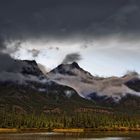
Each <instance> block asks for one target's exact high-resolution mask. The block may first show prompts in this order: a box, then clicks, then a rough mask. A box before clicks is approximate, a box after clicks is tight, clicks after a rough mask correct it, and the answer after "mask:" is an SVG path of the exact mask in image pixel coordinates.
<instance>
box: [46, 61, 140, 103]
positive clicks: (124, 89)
mask: <svg viewBox="0 0 140 140" xmlns="http://www.w3.org/2000/svg"><path fill="white" fill-rule="evenodd" d="M47 78H48V79H51V80H53V81H55V82H57V83H58V84H62V85H67V86H69V87H72V88H73V89H75V90H76V91H77V92H78V94H79V95H80V96H81V97H84V98H86V99H93V98H96V99H97V98H99V99H107V100H108V99H112V100H115V101H119V100H120V99H121V98H122V97H124V96H126V95H127V94H131V95H140V92H139V90H138V89H139V87H138V85H139V84H140V83H138V82H137V84H138V85H137V88H138V89H137V90H135V89H134V86H133V87H132V85H135V86H136V84H135V83H133V82H134V80H136V79H138V80H140V79H139V75H138V74H132V73H129V74H127V75H125V76H123V77H109V78H103V77H96V76H92V75H91V74H90V73H89V72H87V71H85V70H83V69H82V68H80V66H79V65H78V64H77V63H76V62H74V63H72V64H61V65H59V66H58V67H57V68H55V69H54V70H52V71H50V72H49V73H48V74H47ZM135 88H136V87H135Z"/></svg>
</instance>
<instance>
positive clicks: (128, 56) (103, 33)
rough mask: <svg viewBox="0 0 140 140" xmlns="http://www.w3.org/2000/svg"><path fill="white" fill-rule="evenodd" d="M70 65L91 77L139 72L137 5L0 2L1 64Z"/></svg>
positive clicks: (126, 1)
mask: <svg viewBox="0 0 140 140" xmlns="http://www.w3.org/2000/svg"><path fill="white" fill-rule="evenodd" d="M13 59H21V60H23V59H28V60H33V59H34V60H36V61H37V63H40V64H42V65H44V66H45V67H46V69H47V70H51V69H53V68H55V67H56V66H58V65H59V64H61V63H64V64H69V63H72V62H73V61H76V62H78V63H79V65H80V66H81V67H82V68H84V69H85V70H87V71H89V72H90V73H91V74H93V75H99V76H107V77H108V76H113V75H114V76H122V75H124V74H125V73H126V72H127V71H137V72H138V73H140V63H139V60H140V0H1V1H0V65H1V66H2V67H3V70H4V69H6V70H7V67H8V69H9V66H11V65H12V67H11V68H13V67H14V64H13Z"/></svg>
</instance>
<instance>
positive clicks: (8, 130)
mask: <svg viewBox="0 0 140 140" xmlns="http://www.w3.org/2000/svg"><path fill="white" fill-rule="evenodd" d="M92 131H140V128H127V127H119V128H96V129H95V128H64V129H63V128H56V129H47V128H40V129H39V128H25V129H17V128H0V133H36V132H56V133H82V132H92Z"/></svg>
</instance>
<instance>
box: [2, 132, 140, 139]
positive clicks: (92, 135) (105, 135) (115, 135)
mask: <svg viewBox="0 0 140 140" xmlns="http://www.w3.org/2000/svg"><path fill="white" fill-rule="evenodd" d="M0 140H140V132H89V133H48V132H47V133H44V132H43V133H15V134H0Z"/></svg>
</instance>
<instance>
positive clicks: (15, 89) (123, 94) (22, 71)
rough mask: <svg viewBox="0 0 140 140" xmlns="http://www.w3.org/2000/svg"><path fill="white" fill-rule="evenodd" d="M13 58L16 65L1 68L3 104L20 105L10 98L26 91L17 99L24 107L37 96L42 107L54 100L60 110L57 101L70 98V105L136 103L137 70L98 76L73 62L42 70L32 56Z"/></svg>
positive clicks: (139, 90)
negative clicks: (105, 76)
mask: <svg viewBox="0 0 140 140" xmlns="http://www.w3.org/2000/svg"><path fill="white" fill-rule="evenodd" d="M13 62H14V63H13V65H15V64H16V65H17V66H18V67H17V66H16V67H15V69H13V70H12V71H10V70H5V71H4V70H3V71H1V72H0V91H1V94H0V95H1V100H0V101H1V103H2V104H3V103H8V104H11V103H12V105H18V106H21V105H20V104H19V103H17V102H15V101H12V102H11V101H10V100H11V99H14V100H15V99H16V98H19V96H23V97H24V96H28V95H29V96H31V97H30V99H29V100H28V101H26V100H25V99H24V98H22V99H20V100H21V102H24V103H23V105H22V108H24V110H26V109H25V105H26V102H34V103H35V102H36V101H37V100H40V101H41V102H40V105H41V106H42V107H43V106H45V105H46V104H47V105H49V106H51V104H53V105H52V106H53V108H56V107H58V108H59V109H60V110H61V109H62V110H65V109H64V108H63V107H61V105H60V104H66V102H65V100H67V102H71V103H72V102H73V105H72V106H73V107H74V106H75V105H76V108H79V107H89V106H90V107H95V106H96V105H99V106H102V105H103V104H104V105H107V106H110V107H113V106H114V104H116V105H115V106H116V107H117V106H119V105H123V104H124V102H127V100H129V105H131V104H132V103H134V102H136V103H135V105H131V107H132V108H133V107H134V108H138V107H139V105H138V103H139V99H140V82H139V81H140V78H139V74H138V73H136V72H129V73H127V74H126V75H124V76H123V77H108V78H104V77H97V76H93V75H91V74H90V73H89V72H87V71H85V70H84V69H82V68H81V67H80V66H79V65H78V63H76V62H73V63H71V64H61V65H59V66H58V67H56V68H55V69H53V70H51V71H50V72H48V73H46V74H44V73H43V72H42V71H41V70H40V68H39V66H38V64H37V63H36V62H35V61H34V60H33V61H30V60H13ZM24 94H25V95H24ZM5 95H6V97H5ZM34 96H37V97H34ZM40 96H41V97H40ZM42 96H43V97H42ZM44 96H45V97H44ZM11 97H12V98H11ZM32 97H33V98H36V99H32ZM10 98H11V99H10ZM20 98H21V97H20ZM136 98H137V100H136ZM9 99H10V100H9ZM31 100H32V101H31ZM131 100H132V101H131ZM42 102H43V103H42ZM53 102H54V103H53ZM76 102H77V103H76ZM37 104H39V103H37ZM42 104H43V105H42ZM124 106H126V105H124ZM127 106H128V105H127ZM31 107H33V108H34V109H36V110H38V109H37V108H36V107H35V106H32V105H31ZM42 110H43V109H42Z"/></svg>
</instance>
